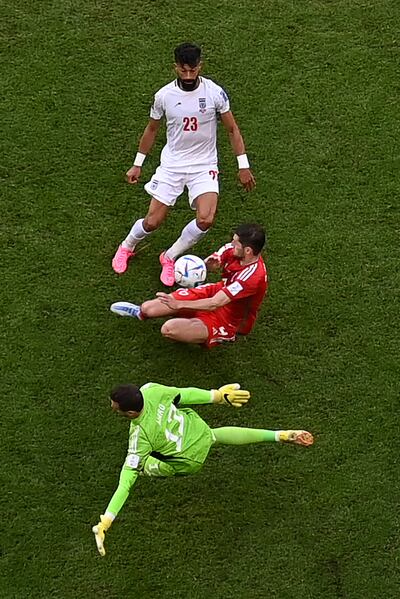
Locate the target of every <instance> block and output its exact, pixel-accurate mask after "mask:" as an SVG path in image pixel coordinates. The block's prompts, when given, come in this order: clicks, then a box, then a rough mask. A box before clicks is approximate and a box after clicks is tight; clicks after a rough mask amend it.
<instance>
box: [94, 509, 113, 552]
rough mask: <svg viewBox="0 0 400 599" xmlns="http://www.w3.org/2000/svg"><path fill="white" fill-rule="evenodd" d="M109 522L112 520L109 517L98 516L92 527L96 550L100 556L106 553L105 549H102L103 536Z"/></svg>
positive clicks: (109, 524) (108, 526)
mask: <svg viewBox="0 0 400 599" xmlns="http://www.w3.org/2000/svg"><path fill="white" fill-rule="evenodd" d="M111 524H112V521H111V519H110V518H107V516H100V522H99V523H98V524H96V526H93V527H92V532H93V533H94V538H95V541H96V545H97V550H98V552H99V553H100V555H101V556H102V557H104V556H105V554H106V550H105V549H104V538H105V536H106V531H107V530H108V529H109V528H110V526H111Z"/></svg>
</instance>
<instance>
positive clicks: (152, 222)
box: [143, 214, 164, 233]
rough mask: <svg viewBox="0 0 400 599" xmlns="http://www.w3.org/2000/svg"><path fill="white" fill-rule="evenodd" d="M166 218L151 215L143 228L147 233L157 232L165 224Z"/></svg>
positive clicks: (144, 222) (146, 218)
mask: <svg viewBox="0 0 400 599" xmlns="http://www.w3.org/2000/svg"><path fill="white" fill-rule="evenodd" d="M163 220H164V218H162V217H161V216H159V215H158V214H149V215H147V216H146V217H145V219H144V221H143V228H144V230H145V231H147V233H150V232H151V231H155V230H156V229H158V227H159V226H160V225H161V223H162V222H163Z"/></svg>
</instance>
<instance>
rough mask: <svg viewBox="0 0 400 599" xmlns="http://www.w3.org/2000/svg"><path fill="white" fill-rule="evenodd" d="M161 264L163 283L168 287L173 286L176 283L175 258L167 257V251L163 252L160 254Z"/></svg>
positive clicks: (161, 279)
mask: <svg viewBox="0 0 400 599" xmlns="http://www.w3.org/2000/svg"><path fill="white" fill-rule="evenodd" d="M160 264H161V266H162V271H161V275H160V281H161V283H163V284H164V285H165V286H166V287H172V286H173V285H175V272H174V264H175V262H174V260H171V258H167V257H166V255H165V252H162V253H161V254H160Z"/></svg>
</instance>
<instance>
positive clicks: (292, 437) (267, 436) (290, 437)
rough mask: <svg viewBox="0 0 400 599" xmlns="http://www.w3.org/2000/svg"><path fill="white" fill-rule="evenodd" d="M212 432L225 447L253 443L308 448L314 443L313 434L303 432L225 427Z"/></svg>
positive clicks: (217, 441)
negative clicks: (285, 444) (271, 443)
mask: <svg viewBox="0 0 400 599" xmlns="http://www.w3.org/2000/svg"><path fill="white" fill-rule="evenodd" d="M212 432H213V434H214V437H215V442H216V443H221V444H223V445H249V444H251V443H269V442H276V443H292V444H295V445H303V446H304V447H307V446H308V445H312V444H313V443H314V437H313V436H312V434H311V433H309V432H308V431H303V430H284V431H271V430H267V429H257V428H242V427H237V426H224V427H222V428H214V429H213V431H212Z"/></svg>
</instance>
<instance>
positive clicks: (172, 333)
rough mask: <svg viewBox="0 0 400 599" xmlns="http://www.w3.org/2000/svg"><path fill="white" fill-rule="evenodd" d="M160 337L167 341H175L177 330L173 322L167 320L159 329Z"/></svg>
mask: <svg viewBox="0 0 400 599" xmlns="http://www.w3.org/2000/svg"><path fill="white" fill-rule="evenodd" d="M160 330H161V335H162V336H163V337H166V338H167V339H174V340H175V339H177V330H176V327H175V326H174V323H173V322H170V321H169V320H167V321H166V322H164V324H163V325H162V327H161V329H160Z"/></svg>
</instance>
